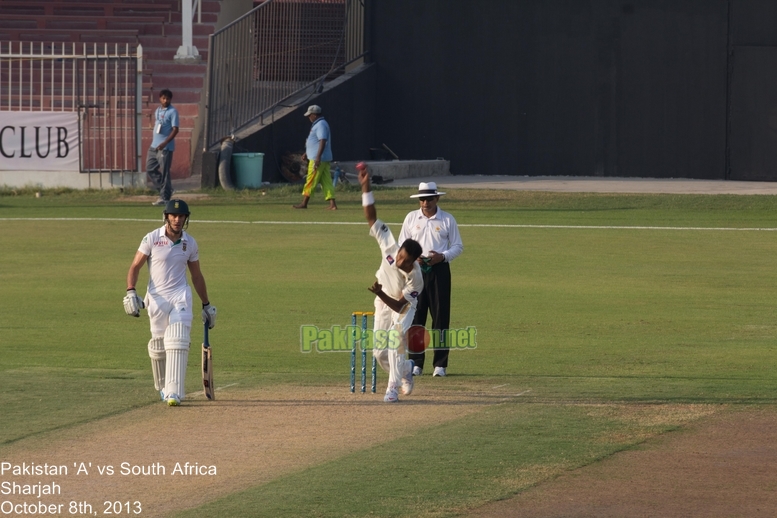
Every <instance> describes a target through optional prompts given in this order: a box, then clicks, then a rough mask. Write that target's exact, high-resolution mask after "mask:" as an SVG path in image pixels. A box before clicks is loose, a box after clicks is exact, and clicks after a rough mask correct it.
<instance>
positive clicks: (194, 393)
mask: <svg viewBox="0 0 777 518" xmlns="http://www.w3.org/2000/svg"><path fill="white" fill-rule="evenodd" d="M235 385H237V383H230V384H229V385H224V386H222V387H216V388H215V389H213V390H221V389H225V388H227V387H234V386H235ZM198 394H201V392H200V391H199V390H197V391H194V392H189V393H188V394H186V398H187V399H188V398H192V397H194V396H196V395H198Z"/></svg>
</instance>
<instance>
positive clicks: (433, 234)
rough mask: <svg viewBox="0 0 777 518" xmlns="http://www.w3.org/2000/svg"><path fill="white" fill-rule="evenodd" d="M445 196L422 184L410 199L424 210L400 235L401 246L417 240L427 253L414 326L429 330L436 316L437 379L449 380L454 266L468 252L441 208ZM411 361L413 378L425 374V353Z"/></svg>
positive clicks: (407, 222) (415, 213)
mask: <svg viewBox="0 0 777 518" xmlns="http://www.w3.org/2000/svg"><path fill="white" fill-rule="evenodd" d="M443 194H445V193H444V192H439V191H438V190H437V184H436V183H434V182H429V183H423V182H422V183H421V184H419V185H418V194H413V195H412V196H410V197H411V198H418V201H419V204H420V208H419V209H418V210H414V211H412V212H410V213H409V214H408V215H407V216H406V217H405V221H404V223H402V231H401V232H400V233H399V243H403V242H404V241H405V239H414V240H416V241H418V242H419V243H420V244H421V247H422V248H423V250H424V252H423V255H422V256H421V258H419V262H421V271H422V272H423V277H424V289H423V291H422V292H421V294H420V295H419V297H418V307H417V309H416V313H415V318H414V319H413V325H420V326H426V313H427V311H429V312H430V313H431V315H432V329H438V330H440V335H439V336H440V337H441V343H440V344H439V345H440V347H435V349H434V359H433V365H434V373H433V374H432V375H433V376H445V374H446V372H445V371H446V369H447V368H448V353H449V352H450V351H449V349H447V348H445V343H444V338H445V332H446V331H447V329H448V328H449V326H450V321H451V267H450V262H451V261H453V260H454V259H456V258H457V257H458V256H459V255H461V252H463V251H464V245H463V243H462V242H461V235H460V234H459V227H458V225H457V224H456V220H455V219H454V218H453V216H451V215H450V214H448V213H447V212H445V211H444V210H442V209H440V208H439V207H438V206H437V202H438V201H439V200H440V196H442V195H443ZM435 345H436V344H435ZM410 359H411V360H413V361H414V362H415V368H414V369H413V375H415V376H420V375H421V374H423V372H424V359H425V353H424V352H421V353H410Z"/></svg>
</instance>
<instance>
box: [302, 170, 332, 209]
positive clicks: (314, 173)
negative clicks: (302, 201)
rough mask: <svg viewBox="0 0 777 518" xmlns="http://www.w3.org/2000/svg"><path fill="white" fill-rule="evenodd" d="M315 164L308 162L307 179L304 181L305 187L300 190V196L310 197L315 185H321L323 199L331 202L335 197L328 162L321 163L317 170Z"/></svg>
mask: <svg viewBox="0 0 777 518" xmlns="http://www.w3.org/2000/svg"><path fill="white" fill-rule="evenodd" d="M315 167H316V162H315V161H314V160H310V161H308V178H307V180H306V181H305V187H304V188H303V189H302V195H303V196H307V197H310V196H311V195H312V194H313V189H315V187H316V185H317V184H319V183H320V184H321V188H322V189H323V190H324V199H325V200H327V201H328V200H332V199H334V197H335V187H334V185H332V173H331V172H330V169H329V162H321V163H320V164H318V169H315Z"/></svg>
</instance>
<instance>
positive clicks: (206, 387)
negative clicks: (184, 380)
mask: <svg viewBox="0 0 777 518" xmlns="http://www.w3.org/2000/svg"><path fill="white" fill-rule="evenodd" d="M202 389H203V391H204V392H205V397H206V398H208V399H209V400H211V401H213V400H214V399H216V393H215V391H214V387H213V354H212V353H211V349H210V341H209V340H208V324H207V323H206V324H205V337H204V341H203V343H202Z"/></svg>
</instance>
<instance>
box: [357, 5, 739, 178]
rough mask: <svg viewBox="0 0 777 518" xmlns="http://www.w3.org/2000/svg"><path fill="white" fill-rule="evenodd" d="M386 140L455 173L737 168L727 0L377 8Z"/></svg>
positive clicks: (658, 172)
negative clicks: (447, 164)
mask: <svg viewBox="0 0 777 518" xmlns="http://www.w3.org/2000/svg"><path fill="white" fill-rule="evenodd" d="M371 7H372V9H371V12H372V19H371V27H372V41H371V49H372V53H371V56H372V59H373V61H374V62H375V63H376V64H377V67H378V73H377V86H378V90H377V99H376V100H377V104H378V106H380V111H379V112H378V117H379V118H380V124H379V126H378V128H377V130H376V131H377V139H378V140H379V141H382V142H386V143H387V144H388V145H389V146H390V147H391V148H392V149H393V150H394V151H395V152H396V153H397V154H398V155H399V156H401V157H412V158H417V159H421V158H423V159H429V158H435V157H439V156H442V157H444V158H446V159H449V160H450V161H451V172H452V173H454V174H490V173H494V172H495V171H501V172H504V171H505V170H506V169H510V170H511V172H512V173H513V174H518V175H602V176H655V177H672V176H683V177H689V178H723V177H724V176H725V143H726V85H727V57H726V42H727V16H728V1H727V0H630V1H622V0H617V1H616V0H521V1H514V0H491V1H488V2H465V1H454V0H425V1H423V2H418V1H416V0H393V1H391V2H376V1H373V2H372V3H371Z"/></svg>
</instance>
